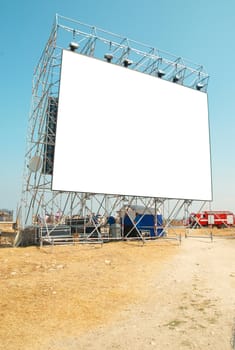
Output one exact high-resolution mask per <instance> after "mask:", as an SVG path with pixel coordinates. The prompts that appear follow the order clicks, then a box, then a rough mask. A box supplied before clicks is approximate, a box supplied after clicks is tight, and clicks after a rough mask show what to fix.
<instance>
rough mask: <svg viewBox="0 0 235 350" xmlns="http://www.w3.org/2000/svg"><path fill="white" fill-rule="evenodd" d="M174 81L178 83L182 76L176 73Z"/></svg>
mask: <svg viewBox="0 0 235 350" xmlns="http://www.w3.org/2000/svg"><path fill="white" fill-rule="evenodd" d="M172 81H173V83H178V82H179V81H180V76H179V74H176V75H174V77H173V80H172Z"/></svg>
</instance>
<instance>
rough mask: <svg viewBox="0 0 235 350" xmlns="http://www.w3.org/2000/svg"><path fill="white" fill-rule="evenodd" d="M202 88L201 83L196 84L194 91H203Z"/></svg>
mask: <svg viewBox="0 0 235 350" xmlns="http://www.w3.org/2000/svg"><path fill="white" fill-rule="evenodd" d="M203 88H204V84H202V83H197V85H196V89H197V90H199V91H200V90H201V89H203Z"/></svg>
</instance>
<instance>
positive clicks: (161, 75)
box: [157, 69, 166, 78]
mask: <svg viewBox="0 0 235 350" xmlns="http://www.w3.org/2000/svg"><path fill="white" fill-rule="evenodd" d="M164 75H166V73H165V72H164V71H163V70H161V69H158V70H157V76H158V78H162V77H164Z"/></svg>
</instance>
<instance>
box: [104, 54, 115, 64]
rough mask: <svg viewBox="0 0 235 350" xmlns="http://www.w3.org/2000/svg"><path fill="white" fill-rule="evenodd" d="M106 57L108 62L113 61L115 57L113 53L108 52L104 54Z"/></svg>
mask: <svg viewBox="0 0 235 350" xmlns="http://www.w3.org/2000/svg"><path fill="white" fill-rule="evenodd" d="M104 58H105V59H106V61H107V62H109V63H110V62H111V61H112V59H113V55H112V54H111V53H106V54H105V55H104Z"/></svg>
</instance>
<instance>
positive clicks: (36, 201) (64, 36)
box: [18, 15, 209, 243]
mask: <svg viewBox="0 0 235 350" xmlns="http://www.w3.org/2000/svg"><path fill="white" fill-rule="evenodd" d="M71 42H73V43H76V44H77V46H78V48H77V52H79V53H82V54H84V55H88V56H93V57H96V58H98V59H102V60H107V59H112V63H115V64H124V62H125V61H126V62H127V60H128V62H132V64H131V65H130V67H129V68H130V69H133V70H136V71H140V72H143V73H146V74H150V75H154V76H157V77H160V78H162V79H166V80H169V81H174V79H175V78H176V77H177V83H178V84H182V85H185V86H187V87H190V88H192V89H200V90H202V91H206V90H207V85H208V79H209V76H208V74H207V73H206V72H205V70H204V67H203V66H201V65H198V64H194V63H192V62H189V61H186V60H184V59H183V58H181V57H175V56H173V55H171V54H169V53H166V52H163V51H160V50H158V49H156V48H153V47H151V46H148V45H145V44H142V43H139V42H137V41H134V40H130V39H128V38H125V37H122V36H120V35H116V34H113V33H110V32H108V31H105V30H102V29H99V28H97V27H94V26H89V25H86V24H83V23H81V22H78V21H75V20H72V19H68V18H65V17H62V16H59V15H56V18H55V22H54V24H53V27H52V31H51V34H50V36H49V39H48V41H47V43H46V46H45V48H44V50H43V52H42V55H41V57H40V59H39V62H38V65H37V66H36V68H35V71H34V75H33V88H32V102H31V111H30V115H29V124H28V132H27V148H26V153H25V162H24V178H23V188H22V197H21V205H20V211H19V214H18V217H19V228H20V231H22V230H24V229H25V228H26V227H28V226H30V227H36V228H37V227H42V226H45V227H46V228H47V229H46V230H47V234H46V237H48V236H50V233H51V232H52V231H53V230H55V229H56V228H57V227H58V226H59V225H62V224H66V223H67V222H68V220H70V219H71V218H74V217H83V218H86V220H84V237H85V238H86V239H93V238H97V237H98V239H103V237H104V236H105V233H101V227H103V226H104V223H105V220H107V218H108V217H109V216H111V215H114V216H115V213H117V212H119V211H120V210H121V209H123V208H128V207H130V205H132V204H133V203H135V204H138V205H141V206H143V207H145V208H146V210H147V208H149V207H151V208H155V210H156V213H157V212H158V211H161V212H162V213H163V214H164V220H165V221H164V225H165V230H167V228H168V227H169V226H170V225H171V221H172V219H174V218H175V217H176V216H177V215H178V214H179V211H180V210H181V209H182V208H184V206H185V205H188V204H189V202H188V201H184V200H174V201H171V200H169V199H162V198H137V197H123V196H115V195H112V196H111V195H107V194H103V195H97V194H94V193H71V192H70V193H68V192H60V191H52V190H51V185H52V166H53V158H52V157H51V155H52V153H53V152H52V151H53V147H54V145H55V133H56V128H55V126H56V113H55V109H56V106H57V103H58V95H59V84H60V68H61V51H62V49H66V48H68V49H69V47H70V43H71ZM51 150H52V151H51ZM65 166H66V165H65ZM190 204H191V202H190ZM169 208H171V209H169ZM166 213H167V215H166V216H165V214H166ZM95 217H96V218H97V217H98V218H99V220H98V221H97V220H95ZM88 224H89V225H90V226H91V227H93V229H92V230H91V231H90V232H89V233H87V232H86V226H88ZM137 224H138V223H136V222H133V225H134V226H133V227H134V228H135V229H136V231H137V233H138V237H139V238H140V239H141V240H143V239H144V238H143V235H142V233H141V232H140V231H139V229H138V228H137V226H138V225H137ZM130 234H131V232H130ZM120 235H121V237H123V232H121V234H120ZM128 236H129V234H127V236H126V238H128ZM19 241H20V240H19V239H18V243H19Z"/></svg>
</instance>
